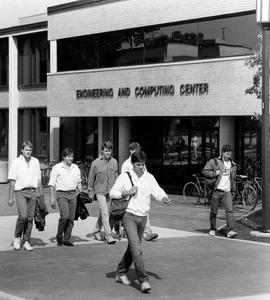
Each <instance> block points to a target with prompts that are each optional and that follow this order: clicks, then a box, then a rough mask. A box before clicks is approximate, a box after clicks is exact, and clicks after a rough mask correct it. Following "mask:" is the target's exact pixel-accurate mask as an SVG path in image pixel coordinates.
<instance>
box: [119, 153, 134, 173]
mask: <svg viewBox="0 0 270 300" xmlns="http://www.w3.org/2000/svg"><path fill="white" fill-rule="evenodd" d="M132 170H133V165H132V163H131V157H129V158H128V159H126V160H125V161H124V162H123V164H122V167H121V173H125V172H130V171H132Z"/></svg>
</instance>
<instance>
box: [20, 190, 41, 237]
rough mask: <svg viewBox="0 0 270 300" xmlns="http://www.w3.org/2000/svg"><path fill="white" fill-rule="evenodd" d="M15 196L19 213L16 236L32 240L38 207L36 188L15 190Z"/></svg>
mask: <svg viewBox="0 0 270 300" xmlns="http://www.w3.org/2000/svg"><path fill="white" fill-rule="evenodd" d="M15 197H16V201H17V209H18V215H19V216H18V219H17V222H16V228H15V237H16V238H18V237H19V238H20V237H22V236H23V240H24V241H28V242H30V237H31V231H32V227H33V219H34V215H35V208H36V199H37V192H36V189H25V190H19V191H15Z"/></svg>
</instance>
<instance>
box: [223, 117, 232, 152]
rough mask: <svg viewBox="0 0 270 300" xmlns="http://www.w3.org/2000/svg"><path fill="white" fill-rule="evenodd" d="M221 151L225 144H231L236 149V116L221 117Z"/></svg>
mask: <svg viewBox="0 0 270 300" xmlns="http://www.w3.org/2000/svg"><path fill="white" fill-rule="evenodd" d="M219 136H220V138H219V141H220V142H219V147H220V149H219V153H221V148H222V146H223V145H225V144H230V145H231V146H232V147H233V150H235V118H234V117H220V125H219Z"/></svg>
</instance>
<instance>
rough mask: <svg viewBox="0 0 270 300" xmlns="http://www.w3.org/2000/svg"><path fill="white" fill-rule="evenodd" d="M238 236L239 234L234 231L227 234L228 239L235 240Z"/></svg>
mask: <svg viewBox="0 0 270 300" xmlns="http://www.w3.org/2000/svg"><path fill="white" fill-rule="evenodd" d="M236 236H237V232H235V231H233V230H230V231H229V232H228V233H227V238H234V237H236Z"/></svg>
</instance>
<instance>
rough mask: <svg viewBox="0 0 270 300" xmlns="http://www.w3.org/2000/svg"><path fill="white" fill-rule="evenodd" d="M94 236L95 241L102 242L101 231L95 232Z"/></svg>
mask: <svg viewBox="0 0 270 300" xmlns="http://www.w3.org/2000/svg"><path fill="white" fill-rule="evenodd" d="M93 235H94V239H95V240H97V241H102V237H101V235H100V232H99V231H97V232H94V233H93Z"/></svg>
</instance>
